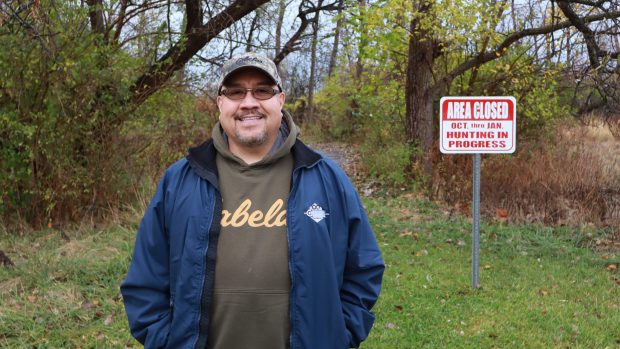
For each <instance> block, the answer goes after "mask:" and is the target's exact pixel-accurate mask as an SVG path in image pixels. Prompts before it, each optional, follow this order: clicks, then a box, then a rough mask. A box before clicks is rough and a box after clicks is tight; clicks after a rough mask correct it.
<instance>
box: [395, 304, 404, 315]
mask: <svg viewBox="0 0 620 349" xmlns="http://www.w3.org/2000/svg"><path fill="white" fill-rule="evenodd" d="M394 309H396V311H397V312H399V313H400V312H401V311H403V306H402V305H397V306H395V307H394Z"/></svg>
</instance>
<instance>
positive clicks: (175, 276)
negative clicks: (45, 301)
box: [121, 53, 384, 349]
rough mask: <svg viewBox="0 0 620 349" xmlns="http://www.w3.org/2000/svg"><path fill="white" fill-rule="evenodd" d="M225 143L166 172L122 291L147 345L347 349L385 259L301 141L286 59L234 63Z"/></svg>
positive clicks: (365, 326)
mask: <svg viewBox="0 0 620 349" xmlns="http://www.w3.org/2000/svg"><path fill="white" fill-rule="evenodd" d="M222 70H223V74H222V78H221V80H220V84H219V89H218V97H217V105H218V108H219V110H220V119H219V122H218V123H217V124H216V125H215V127H214V129H213V134H212V139H211V140H208V141H207V142H205V143H204V144H202V145H200V146H199V147H196V148H192V149H190V150H189V155H188V156H187V157H186V158H185V159H183V160H181V161H178V162H177V163H175V164H173V165H172V166H171V167H170V168H169V169H168V170H167V171H166V173H165V174H164V176H163V178H162V180H161V182H160V184H159V186H158V188H157V192H156V194H155V196H154V197H153V200H152V202H151V204H150V205H149V208H148V209H147V211H146V213H145V215H144V218H143V219H142V222H141V224H140V228H139V230H138V235H137V237H136V245H135V249H134V254H133V259H132V261H131V265H130V267H129V272H128V275H127V278H126V279H125V281H124V282H123V284H122V285H121V292H122V294H123V299H124V302H125V309H126V312H127V317H128V319H129V326H130V328H131V333H132V335H133V336H134V337H135V338H136V339H137V340H138V341H140V342H141V343H143V344H144V346H145V348H200V349H202V348H209V349H237V348H257V349H263V348H264V349H267V348H268V349H280V348H291V349H293V348H304V349H332V348H333V349H342V348H350V347H358V346H359V344H360V342H361V341H363V340H364V339H365V338H366V337H367V336H368V333H369V331H370V329H371V327H372V324H373V321H374V314H373V313H371V312H370V309H371V308H372V306H373V305H374V304H375V302H376V300H377V297H378V296H379V291H380V287H381V278H382V275H383V269H384V265H383V260H382V258H381V253H380V251H379V248H378V246H377V243H376V241H375V238H374V235H373V233H372V231H371V229H370V225H369V223H368V219H367V217H366V214H365V212H364V209H363V207H362V204H361V203H360V200H359V198H358V196H357V194H356V192H355V190H354V188H353V186H352V185H351V183H350V182H349V180H348V178H347V177H346V175H345V174H344V172H343V171H342V170H341V169H340V168H338V166H337V165H335V164H334V163H333V162H332V161H331V160H329V159H327V158H324V157H323V156H321V155H320V154H318V153H316V152H315V151H313V150H312V149H310V148H308V147H307V146H306V145H304V144H303V143H302V142H301V141H299V140H298V139H297V135H298V129H297V127H296V126H295V124H294V123H293V120H292V118H291V116H290V115H289V114H288V113H285V112H283V111H282V106H283V105H284V100H285V95H284V93H283V92H282V83H281V80H280V77H279V75H278V72H277V69H276V67H275V65H274V63H273V62H272V61H271V60H269V59H267V58H266V57H263V56H260V55H256V54H251V53H247V54H244V55H242V56H239V57H235V58H233V59H231V60H230V61H228V62H226V64H225V65H224V66H223V69H222Z"/></svg>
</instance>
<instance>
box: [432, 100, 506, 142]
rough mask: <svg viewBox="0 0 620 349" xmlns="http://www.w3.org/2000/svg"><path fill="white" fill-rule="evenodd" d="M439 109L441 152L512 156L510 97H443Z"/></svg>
mask: <svg viewBox="0 0 620 349" xmlns="http://www.w3.org/2000/svg"><path fill="white" fill-rule="evenodd" d="M439 108H440V109H439V110H440V111H439V116H440V124H439V130H440V131H439V149H440V150H441V152H442V153H444V154H461V153H498V154H501V153H514V151H515V149H516V139H517V137H516V136H517V132H516V130H517V103H516V101H515V99H514V97H443V98H441V101H440V103H439Z"/></svg>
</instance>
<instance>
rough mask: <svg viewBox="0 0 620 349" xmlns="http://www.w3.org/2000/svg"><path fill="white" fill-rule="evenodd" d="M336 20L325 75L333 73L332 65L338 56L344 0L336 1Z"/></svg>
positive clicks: (334, 64)
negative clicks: (332, 45)
mask: <svg viewBox="0 0 620 349" xmlns="http://www.w3.org/2000/svg"><path fill="white" fill-rule="evenodd" d="M338 7H339V9H338V20H337V21H336V28H335V29H334V47H333V48H332V54H331V57H330V58H329V68H328V70H327V76H332V74H333V73H334V67H335V66H336V58H338V46H340V29H341V28H342V23H343V22H344V20H343V18H342V17H341V16H342V10H343V9H344V0H340V1H339V2H338Z"/></svg>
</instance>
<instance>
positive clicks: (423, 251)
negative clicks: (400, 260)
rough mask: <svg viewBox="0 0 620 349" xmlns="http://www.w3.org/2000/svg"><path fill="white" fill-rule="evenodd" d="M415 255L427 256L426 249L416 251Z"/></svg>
mask: <svg viewBox="0 0 620 349" xmlns="http://www.w3.org/2000/svg"><path fill="white" fill-rule="evenodd" d="M415 255H416V257H423V256H428V251H427V250H420V251H418V252H416V254H415Z"/></svg>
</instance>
